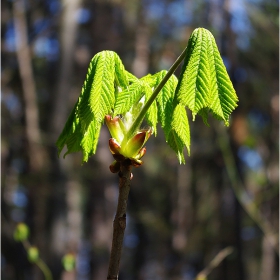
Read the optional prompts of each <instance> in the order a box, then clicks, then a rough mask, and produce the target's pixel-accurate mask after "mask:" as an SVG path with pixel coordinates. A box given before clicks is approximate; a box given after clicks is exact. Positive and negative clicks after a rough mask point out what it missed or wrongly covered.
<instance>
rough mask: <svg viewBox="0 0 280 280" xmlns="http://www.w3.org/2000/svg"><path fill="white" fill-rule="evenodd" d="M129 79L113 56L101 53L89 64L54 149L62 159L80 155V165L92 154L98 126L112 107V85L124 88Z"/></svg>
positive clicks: (120, 63) (113, 93)
mask: <svg viewBox="0 0 280 280" xmlns="http://www.w3.org/2000/svg"><path fill="white" fill-rule="evenodd" d="M129 77H131V76H130V75H129V74H128V72H127V71H126V70H125V69H124V66H123V64H122V62H121V61H120V59H119V57H118V56H117V54H116V53H114V52H112V51H102V52H99V53H97V54H96V55H95V56H94V57H93V58H92V60H91V62H90V64H89V68H88V72H87V75H86V79H85V82H84V85H83V87H82V91H81V94H80V96H79V98H78V101H77V103H76V105H75V107H74V109H73V110H72V112H71V114H70V116H69V118H68V120H67V122H66V124H65V127H64V129H63V131H62V133H61V134H60V136H59V138H58V140H57V142H56V145H57V147H58V152H59V153H60V152H61V151H62V149H63V147H64V146H65V145H66V146H67V149H68V150H67V152H66V154H65V155H67V154H69V153H73V152H77V151H83V161H87V160H88V157H89V156H90V155H92V154H94V153H95V151H96V147H97V143H98V138H99V134H100V128H101V124H102V123H103V120H104V117H105V115H107V114H110V113H112V112H113V109H114V105H115V85H118V86H121V87H127V86H128V82H129Z"/></svg>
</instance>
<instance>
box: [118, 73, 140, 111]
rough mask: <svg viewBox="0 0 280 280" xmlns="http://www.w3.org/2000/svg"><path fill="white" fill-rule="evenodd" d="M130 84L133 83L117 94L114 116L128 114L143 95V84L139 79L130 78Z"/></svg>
mask: <svg viewBox="0 0 280 280" xmlns="http://www.w3.org/2000/svg"><path fill="white" fill-rule="evenodd" d="M130 82H132V83H131V85H129V86H128V87H127V88H126V89H125V90H123V91H121V92H118V93H117V97H116V103H115V107H114V116H116V115H120V114H124V113H126V112H128V111H129V110H130V108H131V107H132V105H133V104H134V103H135V102H136V101H138V100H139V99H140V98H141V97H142V95H143V82H142V81H140V80H138V79H137V78H136V79H133V78H132V79H131V78H130Z"/></svg>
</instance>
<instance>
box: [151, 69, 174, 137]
mask: <svg viewBox="0 0 280 280" xmlns="http://www.w3.org/2000/svg"><path fill="white" fill-rule="evenodd" d="M166 73H167V71H166V70H163V71H160V72H159V73H157V74H155V76H156V78H157V83H156V85H158V84H159V83H160V82H161V81H162V79H163V78H164V77H165V75H166ZM177 83H178V79H177V77H176V76H175V75H172V76H171V77H170V79H169V80H168V81H167V82H166V84H165V85H164V87H163V88H162V90H161V91H160V92H159V94H158V96H157V99H156V100H157V107H158V119H159V121H160V123H161V127H162V129H163V131H164V134H165V138H166V139H168V134H169V131H170V129H171V121H172V114H173V110H174V106H173V100H174V93H175V89H176V86H177Z"/></svg>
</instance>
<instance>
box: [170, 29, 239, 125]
mask: <svg viewBox="0 0 280 280" xmlns="http://www.w3.org/2000/svg"><path fill="white" fill-rule="evenodd" d="M175 95H176V99H177V101H178V102H179V103H181V104H183V105H184V106H187V107H188V108H189V109H190V110H191V111H192V113H193V119H194V118H195V115H196V114H197V113H199V112H201V113H202V114H203V119H204V121H206V122H207V115H205V113H206V112H207V111H208V110H203V109H204V108H208V109H209V112H212V113H213V115H214V117H216V118H218V119H222V120H224V122H225V124H226V125H228V120H229V115H230V114H231V112H232V111H233V110H234V109H235V108H236V107H237V101H238V98H237V95H236V93H235V90H234V88H233V85H232V83H231V80H230V78H229V76H228V73H227V71H226V68H225V66H224V63H223V61H222V58H221V56H220V53H219V51H218V48H217V45H216V42H215V39H214V37H213V35H212V34H211V32H210V31H208V30H206V29H204V28H197V29H195V30H194V32H193V33H192V35H191V37H190V39H189V42H188V48H187V53H186V57H185V61H184V65H183V68H182V71H181V74H180V78H179V82H178V85H177V89H176V93H175ZM207 114H208V113H207Z"/></svg>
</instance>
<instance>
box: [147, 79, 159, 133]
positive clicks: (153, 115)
mask: <svg viewBox="0 0 280 280" xmlns="http://www.w3.org/2000/svg"><path fill="white" fill-rule="evenodd" d="M144 91H145V103H146V101H147V100H148V99H149V98H150V97H151V95H152V93H153V90H152V88H151V87H150V86H149V84H148V83H146V82H144ZM145 119H146V120H147V123H148V124H149V125H150V126H151V127H152V128H153V134H154V135H155V136H156V135H157V122H158V109H157V104H156V101H154V102H153V103H152V105H151V106H150V107H149V109H148V111H147V113H146V115H145Z"/></svg>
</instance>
